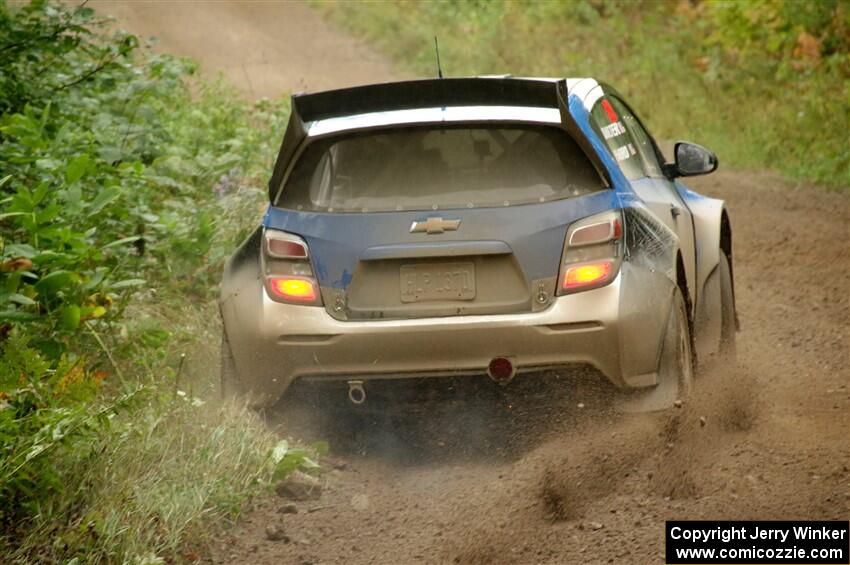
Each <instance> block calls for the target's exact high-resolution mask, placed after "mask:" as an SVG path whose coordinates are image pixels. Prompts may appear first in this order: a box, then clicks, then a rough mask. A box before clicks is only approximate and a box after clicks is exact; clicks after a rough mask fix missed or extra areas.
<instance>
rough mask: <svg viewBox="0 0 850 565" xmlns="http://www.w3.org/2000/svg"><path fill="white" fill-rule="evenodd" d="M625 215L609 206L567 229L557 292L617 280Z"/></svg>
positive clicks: (602, 284)
mask: <svg viewBox="0 0 850 565" xmlns="http://www.w3.org/2000/svg"><path fill="white" fill-rule="evenodd" d="M622 238H623V218H622V214H621V213H620V212H619V211H618V210H609V211H607V212H602V213H601V214H596V215H594V216H590V217H588V218H584V219H581V220H579V221H577V222H575V223H574V224H572V225H571V226H570V227H569V229H568V230H567V236H566V239H565V241H564V252H563V255H562V257H561V268H560V272H559V274H558V294H568V293H571V292H578V291H582V290H589V289H591V288H599V287H600V286H605V285H606V284H608V283H610V282H611V281H612V280H614V277H616V276H617V272H618V271H619V268H620V260H621V256H622V251H621V249H622Z"/></svg>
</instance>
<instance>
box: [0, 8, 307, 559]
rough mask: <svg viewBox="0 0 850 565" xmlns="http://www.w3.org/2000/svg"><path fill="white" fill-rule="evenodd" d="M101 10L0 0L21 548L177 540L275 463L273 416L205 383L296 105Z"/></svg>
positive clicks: (16, 528)
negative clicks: (166, 46)
mask: <svg viewBox="0 0 850 565" xmlns="http://www.w3.org/2000/svg"><path fill="white" fill-rule="evenodd" d="M104 24H105V22H104V21H102V20H101V19H99V18H98V17H97V16H96V15H95V13H94V12H93V11H92V10H91V9H88V8H86V7H77V8H73V7H68V6H67V5H63V4H51V3H47V2H44V1H35V2H32V3H31V4H28V5H16V6H7V5H6V4H5V3H3V2H2V0H0V350H2V352H3V357H2V359H0V501H2V503H0V554H4V555H11V556H13V557H12V558H13V559H15V560H19V561H28V560H37V561H64V560H68V559H72V558H77V559H80V560H82V561H86V562H99V561H106V562H112V561H125V560H142V561H144V560H146V559H148V558H150V559H148V560H154V561H155V560H156V559H159V558H160V557H163V556H165V557H168V558H169V559H174V558H180V556H181V552H182V551H183V550H184V549H185V548H184V547H183V546H184V544H185V542H186V537H187V536H190V535H191V536H195V535H197V534H198V532H199V531H200V527H201V524H208V523H209V521H211V520H215V519H216V518H220V517H223V516H231V515H233V514H234V513H236V512H238V510H239V508H240V507H241V503H242V502H243V501H244V500H245V498H246V497H247V496H250V495H251V493H253V492H254V491H255V490H256V488H257V487H258V485H260V484H262V483H263V482H265V481H268V480H271V477H272V475H273V474H274V472H275V469H276V468H278V467H279V465H278V463H279V462H278V461H277V460H276V455H275V453H274V452H273V451H272V448H273V447H274V445H275V444H274V441H273V438H272V436H271V435H270V434H269V433H268V432H267V431H265V430H264V428H263V426H262V424H261V422H259V421H258V420H257V419H256V417H254V416H252V415H250V414H248V413H247V412H246V411H245V410H244V408H237V407H228V406H223V407H217V406H206V405H205V406H202V405H201V404H202V401H200V400H198V398H197V396H198V394H201V393H203V392H206V391H208V390H209V389H211V388H213V384H212V383H213V382H214V379H213V378H211V376H212V375H215V374H217V367H216V366H215V363H214V362H213V363H210V362H209V359H215V358H217V355H215V353H216V352H214V351H211V350H209V348H210V347H211V346H210V345H209V344H210V343H217V339H216V337H217V336H214V334H215V332H216V330H217V326H216V320H217V312H216V310H215V306H214V301H213V299H214V297H215V294H216V286H217V280H218V277H219V276H220V273H221V269H222V263H223V261H224V259H225V257H226V255H227V253H228V252H229V251H230V250H232V249H233V247H234V246H235V244H236V242H238V240H239V239H240V238H242V237H244V236H245V234H246V230H247V229H248V228H249V227H250V226H253V225H256V222H257V220H258V219H259V217H260V213H261V206H262V204H263V202H265V200H266V198H265V191H264V190H262V189H261V188H260V187H262V186H263V184H264V183H265V180H266V178H267V172H268V171H269V170H270V168H271V160H272V157H273V155H274V152H275V149H276V147H277V143H278V141H279V139H280V135H281V132H282V130H283V125H284V123H285V120H286V118H287V116H288V107H287V105H286V102H284V101H261V102H258V103H255V104H250V103H247V102H245V101H244V100H242V99H240V98H239V97H238V96H237V95H236V94H235V93H234V92H233V91H231V90H230V89H228V88H227V87H226V86H224V85H223V84H221V83H220V82H213V83H209V82H198V81H196V80H195V79H193V74H194V72H195V65H194V63H192V62H190V61H186V60H182V59H176V58H172V57H168V56H163V55H153V54H151V53H145V54H144V56H139V53H140V49H141V47H140V45H139V41H138V39H137V38H136V37H134V36H132V35H128V34H125V33H113V34H110V33H107V32H105V31H104V30H105V29H107V28H106V27H105V25H104ZM190 81H193V82H192V83H191V88H190ZM211 321H212V322H213V323H210V322H211ZM184 358H185V359H186V361H185V362H184V361H182V359H184ZM178 360H181V361H179V364H178ZM184 365H185V366H184ZM193 389H196V390H193ZM278 451H279V450H278ZM295 453H296V455H297V452H295ZM291 457H292V456H291ZM291 457H290V459H288V461H291V460H292V458H291ZM205 520H206V521H205ZM0 560H2V559H0Z"/></svg>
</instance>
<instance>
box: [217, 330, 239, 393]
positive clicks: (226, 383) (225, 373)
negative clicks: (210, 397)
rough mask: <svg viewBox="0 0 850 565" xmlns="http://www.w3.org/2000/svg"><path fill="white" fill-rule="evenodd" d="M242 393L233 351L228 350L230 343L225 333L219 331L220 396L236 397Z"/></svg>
mask: <svg viewBox="0 0 850 565" xmlns="http://www.w3.org/2000/svg"><path fill="white" fill-rule="evenodd" d="M243 394H244V390H243V388H242V383H241V382H240V381H239V375H238V373H237V372H236V363H235V361H234V360H233V352H232V351H231V350H230V343H229V342H228V341H227V335H225V333H224V331H222V332H221V398H222V399H228V398H237V397H239V396H242V395H243Z"/></svg>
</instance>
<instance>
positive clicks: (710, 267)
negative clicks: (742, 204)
mask: <svg viewBox="0 0 850 565" xmlns="http://www.w3.org/2000/svg"><path fill="white" fill-rule="evenodd" d="M680 192H681V193H682V194H683V197H684V198H685V199H686V201H687V204H688V207H689V209H690V210H691V215H692V217H693V223H694V242H695V248H696V266H697V269H696V271H697V272H696V279H697V280H696V281H695V283H696V289H695V290H696V304H695V305H694V308H693V312H694V319H693V327H692V335H693V336H694V351H695V352H696V353H697V355H698V357H700V358H705V357H706V356H709V355H711V354H713V353H714V352H716V351H718V350H719V347H720V319H721V314H720V312H721V303H720V276H719V269H718V266H719V264H720V257H721V253H723V254H725V255H726V257H727V258H728V259H729V272H730V276H731V277H732V285H733V297H734V270H733V249H732V241H733V240H732V222H731V219H730V215H729V212H728V210H727V209H726V203H725V202H724V201H723V200H720V199H716V198H706V197H704V196H701V195H698V194H696V193H694V192H691V191H688V190H683V191H680ZM736 319H737V314H736Z"/></svg>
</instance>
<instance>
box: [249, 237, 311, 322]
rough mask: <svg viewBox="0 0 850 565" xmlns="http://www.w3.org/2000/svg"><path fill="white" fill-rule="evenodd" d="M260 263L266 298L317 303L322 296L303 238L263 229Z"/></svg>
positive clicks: (287, 301)
mask: <svg viewBox="0 0 850 565" xmlns="http://www.w3.org/2000/svg"><path fill="white" fill-rule="evenodd" d="M262 263H263V279H264V281H265V287H266V293H267V294H268V295H269V298H271V299H272V300H274V301H276V302H285V303H287V304H301V305H308V306H321V304H322V295H321V292H320V291H319V284H318V281H317V280H316V277H315V275H314V274H313V266H312V265H311V264H310V253H309V251H308V248H307V242H305V241H304V240H303V239H301V238H300V237H298V236H297V235H294V234H291V233H286V232H282V231H278V230H270V229H267V230H265V231H264V233H263V261H262Z"/></svg>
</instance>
